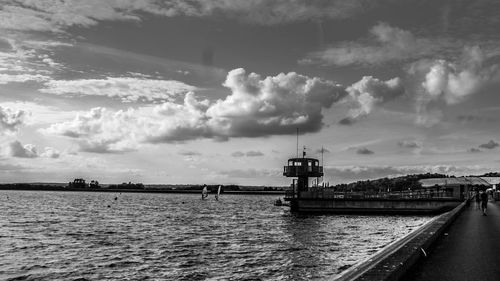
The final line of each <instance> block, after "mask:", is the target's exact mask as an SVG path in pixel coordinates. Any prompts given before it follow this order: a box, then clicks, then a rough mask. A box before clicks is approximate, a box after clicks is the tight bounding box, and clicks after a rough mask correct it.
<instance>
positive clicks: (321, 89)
mask: <svg viewBox="0 0 500 281" xmlns="http://www.w3.org/2000/svg"><path fill="white" fill-rule="evenodd" d="M224 86H225V87H227V88H229V89H230V90H231V92H232V93H231V95H229V96H227V97H226V98H225V99H223V100H218V101H216V102H215V103H214V104H213V105H211V106H210V107H209V108H208V110H207V112H206V114H207V117H209V119H210V120H209V121H208V123H209V125H210V126H211V127H212V128H215V130H216V131H217V133H218V134H221V135H227V136H247V137H258V136H266V135H279V134H290V133H293V132H295V131H296V128H299V130H300V131H301V132H304V133H306V132H316V131H318V130H319V129H321V127H322V125H323V124H322V119H323V115H322V109H325V108H329V107H331V105H332V104H333V103H334V102H336V101H338V100H339V99H341V98H343V97H344V96H345V94H346V93H345V91H344V89H343V87H342V86H341V85H338V84H336V83H334V82H332V81H327V80H322V79H320V78H316V77H314V78H310V77H307V76H304V75H300V74H297V73H295V72H290V73H288V74H284V73H280V74H278V75H276V76H274V77H271V76H269V77H266V78H262V77H261V76H260V75H258V74H256V73H250V74H246V72H245V70H244V69H242V68H239V69H234V70H231V71H230V72H229V73H228V75H227V78H226V81H225V82H224Z"/></svg>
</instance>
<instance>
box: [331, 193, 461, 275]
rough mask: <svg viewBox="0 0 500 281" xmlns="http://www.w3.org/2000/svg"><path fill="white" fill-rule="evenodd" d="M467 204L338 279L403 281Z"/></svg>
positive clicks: (390, 246)
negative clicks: (402, 278)
mask: <svg viewBox="0 0 500 281" xmlns="http://www.w3.org/2000/svg"><path fill="white" fill-rule="evenodd" d="M466 205H467V203H466V202H463V203H461V204H460V205H459V206H457V207H456V208H454V209H453V210H452V211H449V212H447V213H444V214H442V215H439V216H438V217H437V218H435V219H434V220H432V221H431V222H429V223H427V224H426V225H424V226H423V227H421V228H419V229H418V230H416V231H414V232H412V233H411V234H409V235H408V236H406V237H404V238H403V239H401V240H399V241H397V242H395V243H393V244H391V245H389V246H388V247H386V248H385V249H383V250H382V251H381V252H379V253H377V254H375V256H373V257H371V258H370V259H368V260H366V261H364V262H362V263H360V264H357V265H355V266H353V267H352V268H350V269H349V270H347V271H346V272H344V273H343V274H342V275H341V276H339V277H338V278H336V279H335V280H336V281H345V280H357V281H365V280H400V279H401V277H403V275H404V274H405V273H406V272H407V271H408V270H409V269H410V268H411V267H412V266H413V265H415V264H416V263H417V262H418V261H419V260H420V259H423V258H425V257H426V256H427V253H428V252H430V250H431V248H432V247H433V245H434V243H435V242H436V240H437V239H438V237H440V236H441V235H445V231H446V229H447V228H448V226H449V225H450V224H451V223H452V222H453V221H454V220H455V219H456V218H457V217H458V216H459V215H460V213H461V212H462V211H463V209H464V208H465V207H466Z"/></svg>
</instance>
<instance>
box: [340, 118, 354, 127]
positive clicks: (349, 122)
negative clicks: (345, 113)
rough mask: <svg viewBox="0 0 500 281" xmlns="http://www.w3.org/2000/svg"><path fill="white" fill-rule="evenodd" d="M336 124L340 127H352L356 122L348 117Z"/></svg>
mask: <svg viewBox="0 0 500 281" xmlns="http://www.w3.org/2000/svg"><path fill="white" fill-rule="evenodd" d="M338 123H339V124H340V125H345V126H350V125H353V124H354V123H356V120H354V119H352V118H350V117H346V118H343V119H341V120H340V121H339V122H338Z"/></svg>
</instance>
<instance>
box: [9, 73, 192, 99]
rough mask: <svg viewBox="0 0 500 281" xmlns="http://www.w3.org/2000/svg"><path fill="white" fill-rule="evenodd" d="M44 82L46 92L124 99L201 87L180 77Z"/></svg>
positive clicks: (168, 96) (169, 94)
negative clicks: (169, 78)
mask: <svg viewBox="0 0 500 281" xmlns="http://www.w3.org/2000/svg"><path fill="white" fill-rule="evenodd" d="M0 79H1V76H0ZM0 81H1V80H0ZM44 85H45V88H43V89H40V92H42V93H47V94H54V95H67V96H71V95H81V96H86V95H88V96H107V97H111V98H114V97H116V98H120V99H121V100H122V101H124V102H135V101H139V100H144V101H154V100H172V98H173V97H175V96H176V95H179V94H182V93H186V92H188V91H194V90H196V89H197V88H196V87H194V86H190V85H187V84H185V83H182V82H179V81H173V80H154V79H145V78H136V77H107V78H106V79H80V80H51V81H47V82H45V83H44Z"/></svg>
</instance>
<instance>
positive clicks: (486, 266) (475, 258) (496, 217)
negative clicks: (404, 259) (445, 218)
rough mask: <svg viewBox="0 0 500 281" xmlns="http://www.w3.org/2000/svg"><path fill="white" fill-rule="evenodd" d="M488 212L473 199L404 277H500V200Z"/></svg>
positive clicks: (483, 278) (489, 204) (436, 278)
mask: <svg viewBox="0 0 500 281" xmlns="http://www.w3.org/2000/svg"><path fill="white" fill-rule="evenodd" d="M487 214H488V215H487V216H483V215H482V212H481V211H480V210H478V209H477V208H476V205H475V202H471V205H470V206H469V207H467V208H466V209H465V210H464V212H463V213H462V214H461V215H460V216H459V217H458V218H457V219H456V221H455V222H454V223H452V224H451V226H450V227H449V229H448V230H447V231H446V233H447V234H448V235H443V236H442V237H441V238H439V240H438V241H437V242H436V247H435V248H434V249H433V251H432V252H431V253H428V257H427V258H425V259H424V260H422V262H420V263H419V264H417V265H416V266H415V268H413V269H412V270H411V271H410V272H408V273H407V275H406V276H405V277H403V278H402V280H483V281H484V280H500V201H498V202H492V201H490V202H489V203H488V211H487Z"/></svg>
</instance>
